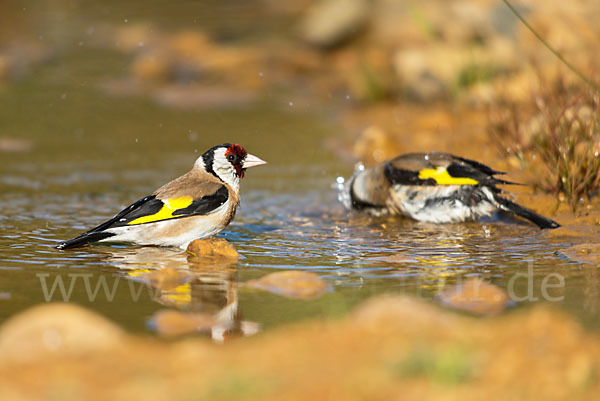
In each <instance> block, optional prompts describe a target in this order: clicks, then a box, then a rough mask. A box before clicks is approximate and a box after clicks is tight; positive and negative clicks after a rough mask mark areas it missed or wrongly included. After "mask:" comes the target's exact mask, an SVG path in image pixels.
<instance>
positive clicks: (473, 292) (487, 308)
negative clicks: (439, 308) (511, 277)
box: [436, 278, 511, 315]
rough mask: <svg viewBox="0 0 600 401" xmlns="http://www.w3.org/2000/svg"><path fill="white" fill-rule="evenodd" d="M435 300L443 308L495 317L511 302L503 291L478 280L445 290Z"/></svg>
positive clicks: (468, 281) (473, 279)
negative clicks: (443, 306)
mask: <svg viewBox="0 0 600 401" xmlns="http://www.w3.org/2000/svg"><path fill="white" fill-rule="evenodd" d="M436 298H437V300H438V301H439V302H440V303H441V304H443V305H445V306H448V307H450V308H453V309H457V310H460V311H464V312H469V313H473V314H476V315H497V314H498V313H500V312H502V311H503V310H504V309H506V307H507V306H508V305H509V304H510V302H511V301H510V298H509V296H508V294H507V293H506V292H505V291H504V290H503V289H501V288H500V287H498V286H496V285H494V284H491V283H489V282H487V281H485V280H482V279H480V278H472V279H469V280H467V281H465V282H464V283H461V284H458V285H454V286H451V287H448V288H445V289H444V290H442V291H441V292H440V293H439V294H438V295H437V297H436Z"/></svg>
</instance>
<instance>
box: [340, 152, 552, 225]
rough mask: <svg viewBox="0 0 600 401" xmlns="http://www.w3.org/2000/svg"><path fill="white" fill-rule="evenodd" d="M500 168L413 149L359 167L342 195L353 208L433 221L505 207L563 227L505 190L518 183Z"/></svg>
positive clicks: (469, 218)
mask: <svg viewBox="0 0 600 401" xmlns="http://www.w3.org/2000/svg"><path fill="white" fill-rule="evenodd" d="M498 174H503V173H501V172H499V171H495V170H493V169H491V168H489V167H487V166H485V165H483V164H481V163H478V162H476V161H473V160H469V159H465V158H462V157H458V156H453V155H451V154H448V153H439V152H431V153H410V154H405V155H400V156H398V157H396V158H395V159H392V160H389V161H386V162H383V163H381V164H379V165H377V166H374V167H370V168H368V169H362V170H360V169H359V170H358V171H357V172H356V173H355V174H354V176H353V177H352V178H351V179H350V180H348V181H347V182H346V183H345V184H344V189H343V191H344V193H343V196H342V197H341V199H342V201H343V202H344V204H345V206H346V207H347V208H348V209H357V210H363V211H366V212H369V213H371V214H373V215H382V214H393V215H403V216H407V217H410V218H412V219H414V220H419V221H424V222H431V223H455V222H463V221H473V220H477V219H479V218H480V217H483V216H490V215H492V214H494V213H495V212H497V211H499V210H504V211H507V212H512V213H514V214H516V215H517V216H520V217H523V218H525V219H527V220H529V221H531V222H532V223H534V224H536V225H537V226H538V227H540V228H557V227H560V225H559V224H558V223H556V222H555V221H552V220H550V219H548V218H546V217H544V216H541V215H539V214H537V213H535V212H534V211H532V210H529V209H526V208H524V207H523V206H520V205H518V204H516V203H514V202H513V201H511V200H509V199H507V198H504V197H502V196H500V194H501V193H503V191H502V190H500V189H499V188H498V187H497V185H500V184H514V183H511V182H509V181H504V180H500V179H497V178H495V177H494V175H498Z"/></svg>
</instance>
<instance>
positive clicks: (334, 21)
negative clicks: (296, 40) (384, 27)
mask: <svg viewBox="0 0 600 401" xmlns="http://www.w3.org/2000/svg"><path fill="white" fill-rule="evenodd" d="M370 9H371V5H370V3H369V1H368V0H323V1H321V2H319V3H318V4H316V5H314V6H313V7H311V8H310V9H309V10H308V12H307V14H306V15H305V16H304V19H303V20H302V21H301V23H300V29H299V30H300V37H301V39H302V40H303V41H305V42H307V43H309V44H311V45H313V46H317V47H321V48H332V47H335V46H338V45H340V44H342V43H343V42H345V41H346V40H348V39H350V38H352V37H353V36H355V35H357V34H358V33H359V32H360V31H362V30H363V28H364V27H365V26H366V25H367V23H368V22H369V19H370V16H371V10H370Z"/></svg>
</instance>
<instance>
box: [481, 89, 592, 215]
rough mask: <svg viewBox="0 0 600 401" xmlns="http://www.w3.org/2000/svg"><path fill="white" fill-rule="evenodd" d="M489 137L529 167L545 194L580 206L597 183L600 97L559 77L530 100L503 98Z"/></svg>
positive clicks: (574, 207)
mask: <svg viewBox="0 0 600 401" xmlns="http://www.w3.org/2000/svg"><path fill="white" fill-rule="evenodd" d="M490 132H491V134H492V137H493V139H494V141H495V142H496V144H497V145H498V146H500V148H501V149H502V151H503V152H504V153H505V154H506V155H509V156H514V157H516V158H517V159H518V160H519V162H520V163H521V166H522V167H524V168H526V169H529V170H530V171H531V172H532V173H533V175H534V177H535V182H533V183H532V184H533V185H534V186H535V187H536V188H538V189H541V190H543V191H545V192H548V193H552V194H554V195H557V196H558V198H559V199H561V200H564V201H567V202H568V203H569V205H570V206H571V207H572V208H573V210H575V209H576V208H577V206H578V204H579V203H580V202H581V201H582V200H584V198H588V200H589V198H590V197H591V196H593V195H595V194H596V193H597V191H598V186H599V184H600V143H599V141H600V97H599V95H598V94H597V93H594V92H593V90H591V89H590V88H589V87H587V86H586V87H582V86H575V85H567V84H566V83H565V82H564V81H563V80H558V81H556V83H554V84H553V85H552V86H551V87H549V88H547V89H542V90H541V91H540V92H539V93H537V94H535V95H534V96H532V98H531V101H530V104H526V105H520V104H517V103H508V102H501V103H500V104H498V105H497V106H495V107H494V110H493V111H492V113H491V130H490Z"/></svg>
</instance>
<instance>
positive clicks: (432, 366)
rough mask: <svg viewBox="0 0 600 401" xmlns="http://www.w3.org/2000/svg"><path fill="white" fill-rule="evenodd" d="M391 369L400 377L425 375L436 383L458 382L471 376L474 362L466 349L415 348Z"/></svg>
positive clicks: (474, 369) (473, 370) (474, 365)
mask: <svg viewBox="0 0 600 401" xmlns="http://www.w3.org/2000/svg"><path fill="white" fill-rule="evenodd" d="M392 371H393V372H394V374H395V375H397V376H399V377H402V378H406V377H427V378H429V379H431V380H433V381H436V382H438V383H444V384H459V383H464V382H466V381H468V380H470V379H472V378H473V376H474V374H475V371H476V364H475V361H474V356H473V354H472V352H470V351H469V350H467V349H462V348H449V349H442V350H438V351H436V350H433V349H429V348H417V349H415V350H413V351H411V352H410V353H408V354H407V355H405V356H404V357H403V358H402V359H401V360H400V361H399V362H398V363H396V364H394V365H393V367H392Z"/></svg>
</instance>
